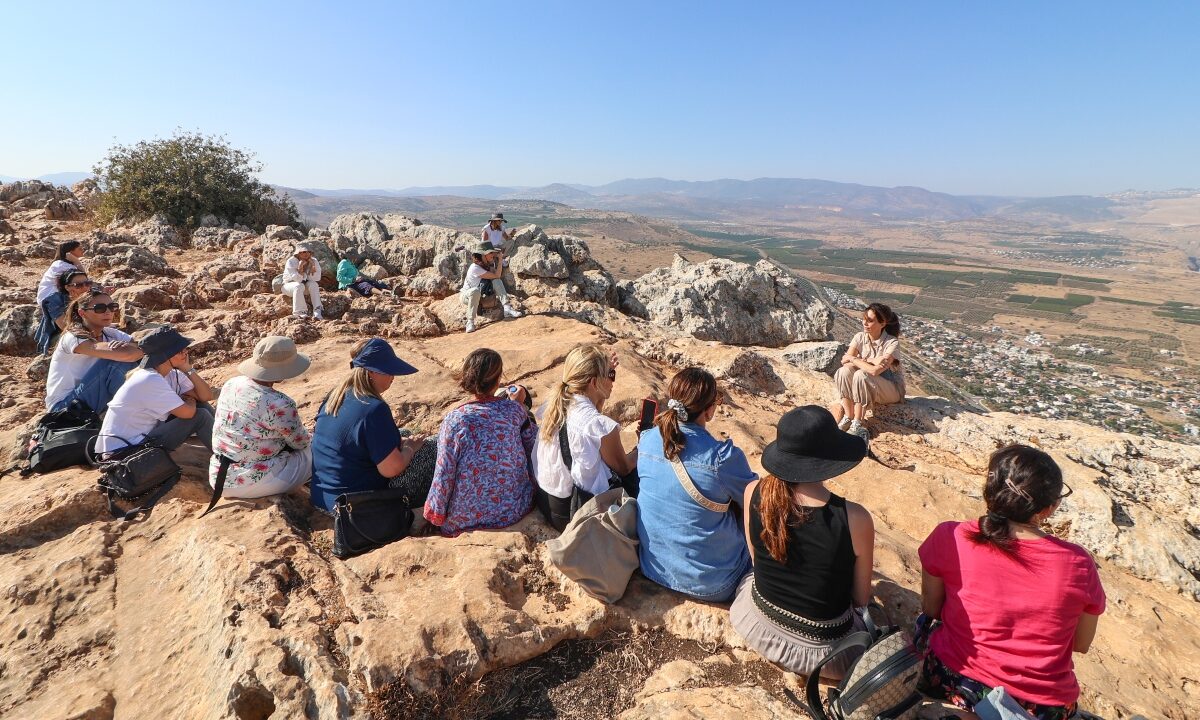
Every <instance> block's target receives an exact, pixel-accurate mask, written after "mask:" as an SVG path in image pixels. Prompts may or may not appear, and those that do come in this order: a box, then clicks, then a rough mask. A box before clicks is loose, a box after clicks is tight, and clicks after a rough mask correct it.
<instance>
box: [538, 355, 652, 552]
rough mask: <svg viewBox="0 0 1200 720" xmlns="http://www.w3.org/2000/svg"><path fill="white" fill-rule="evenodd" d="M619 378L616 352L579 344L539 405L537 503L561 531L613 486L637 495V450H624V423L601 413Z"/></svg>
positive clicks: (552, 523) (568, 356) (551, 522)
mask: <svg viewBox="0 0 1200 720" xmlns="http://www.w3.org/2000/svg"><path fill="white" fill-rule="evenodd" d="M616 381H617V356H616V355H615V354H613V355H609V354H606V353H605V352H604V350H603V349H601V348H600V346H598V345H580V346H579V347H576V348H574V349H572V350H571V352H569V353H567V358H566V360H565V361H564V362H563V375H562V381H561V382H559V383H558V384H556V385H555V386H554V388H553V389H552V390H551V392H550V398H549V400H547V402H546V404H545V405H543V406H542V407H541V408H539V411H538V416H539V419H540V423H541V429H540V430H539V437H540V442H538V448H537V480H538V485H539V487H540V490H539V492H538V493H537V503H538V508H539V509H540V510H541V512H542V515H543V516H545V518H546V522H548V523H550V525H551V526H553V527H554V528H555V529H556V530H560V531H561V530H562V529H563V528H565V527H566V526H567V522H568V521H569V520H570V519H571V516H572V515H573V514H575V511H576V510H578V509H579V508H580V506H582V505H583V504H584V503H585V502H587V501H588V500H590V499H591V498H592V496H594V495H598V494H600V493H602V492H604V491H605V490H608V489H609V488H610V487H615V486H618V485H623V486H624V487H625V489H626V490H627V491H628V492H629V494H630V495H634V496H636V495H637V494H638V487H637V458H638V450H637V448H636V447H634V449H633V450H631V451H629V452H628V453H627V452H625V448H624V446H623V445H622V444H621V427H620V425H618V424H617V421H616V420H613V419H612V418H610V417H608V416H606V415H602V414H601V413H600V409H601V408H602V407H604V401H605V400H607V399H608V398H609V396H610V395H612V391H613V384H614V383H615V382H616Z"/></svg>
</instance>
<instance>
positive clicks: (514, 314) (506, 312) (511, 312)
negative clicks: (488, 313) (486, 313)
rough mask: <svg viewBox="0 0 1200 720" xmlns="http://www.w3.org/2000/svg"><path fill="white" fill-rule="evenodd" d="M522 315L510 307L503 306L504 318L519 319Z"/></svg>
mask: <svg viewBox="0 0 1200 720" xmlns="http://www.w3.org/2000/svg"><path fill="white" fill-rule="evenodd" d="M524 314H525V313H523V312H521V311H520V310H514V309H513V306H512V305H505V306H504V317H508V318H519V317H521V316H522V315H524Z"/></svg>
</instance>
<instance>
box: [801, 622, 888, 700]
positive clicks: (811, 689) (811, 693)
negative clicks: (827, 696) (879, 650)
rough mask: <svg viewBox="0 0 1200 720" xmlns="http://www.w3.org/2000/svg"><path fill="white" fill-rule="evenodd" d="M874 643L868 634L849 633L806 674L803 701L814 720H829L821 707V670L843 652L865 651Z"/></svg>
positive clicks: (873, 639)
mask: <svg viewBox="0 0 1200 720" xmlns="http://www.w3.org/2000/svg"><path fill="white" fill-rule="evenodd" d="M874 641H875V638H874V637H872V636H871V634H870V633H867V632H861V631H860V632H856V633H850V634H849V635H847V636H846V637H844V638H842V639H841V640H839V641H838V642H837V643H836V644H835V645H834V646H833V647H832V648H830V649H829V654H828V655H826V656H825V659H824V660H822V661H821V662H819V663H817V666H816V667H815V668H813V669H812V672H810V673H809V674H808V682H807V683H806V684H805V686H804V694H805V699H806V700H808V711H809V712H810V713H811V714H812V716H813V719H814V720H829V715H827V714H826V713H825V708H824V707H822V705H821V685H820V683H821V668H823V667H825V666H826V665H828V664H829V663H830V662H832V661H833V659H834V658H836V657H838V656H839V655H841V654H842V653H844V652H848V651H850V650H853V649H855V648H862V649H864V650H866V649H867V648H869V647H871V643H873V642H874Z"/></svg>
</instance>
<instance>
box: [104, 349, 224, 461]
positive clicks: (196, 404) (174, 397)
mask: <svg viewBox="0 0 1200 720" xmlns="http://www.w3.org/2000/svg"><path fill="white" fill-rule="evenodd" d="M191 344H192V341H191V340H189V339H188V338H185V337H184V336H182V335H180V334H179V333H178V332H176V331H175V330H174V329H173V328H171V327H169V326H168V327H160V328H156V329H154V330H152V331H151V332H149V333H148V334H147V335H146V336H145V337H143V338H142V339H141V341H140V342H138V346H139V347H141V349H142V352H143V353H145V356H144V357H143V358H142V363H141V366H140V367H139V368H138V369H136V370H134V371H133V372H132V373H130V374H129V379H128V380H126V381H125V383H124V384H123V385H121V388H120V389H119V390H117V393H116V394H115V395H114V396H113V399H112V402H110V403H109V407H108V414H106V415H105V416H104V424H103V425H102V426H101V427H100V437H99V439H98V440H97V441H96V449H97V450H98V451H99V452H100V453H103V454H107V453H111V452H113V451H115V450H120V449H121V448H123V447H125V446H127V445H137V444H138V443H142V442H153V443H154V444H155V445H157V446H158V447H161V448H163V449H165V450H174V449H176V448H177V447H179V446H180V445H182V444H183V443H184V441H186V440H187V439H188V438H190V437H192V436H193V435H194V436H195V437H196V439H197V440H199V441H200V444H201V445H203V446H204V447H206V448H208V449H209V450H212V431H213V414H212V408H211V407H210V406H209V405H208V403H210V402H212V400H213V392H212V388H210V387H209V386H208V383H207V382H205V381H204V378H203V377H201V376H200V374H199V373H197V372H196V370H195V369H194V368H193V367H192V363H191V360H190V359H189V358H188V350H187V349H188V346H189V345H191Z"/></svg>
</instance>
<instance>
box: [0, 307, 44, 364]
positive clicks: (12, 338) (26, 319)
mask: <svg viewBox="0 0 1200 720" xmlns="http://www.w3.org/2000/svg"><path fill="white" fill-rule="evenodd" d="M40 317H41V313H40V312H39V311H38V308H37V306H36V305H14V306H12V307H10V308H8V309H7V310H5V311H4V312H3V313H0V353H3V354H5V355H23V354H25V353H30V352H33V351H34V349H35V348H36V346H37V342H36V341H35V340H34V333H35V332H36V331H37V327H38V322H39V318H40Z"/></svg>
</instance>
